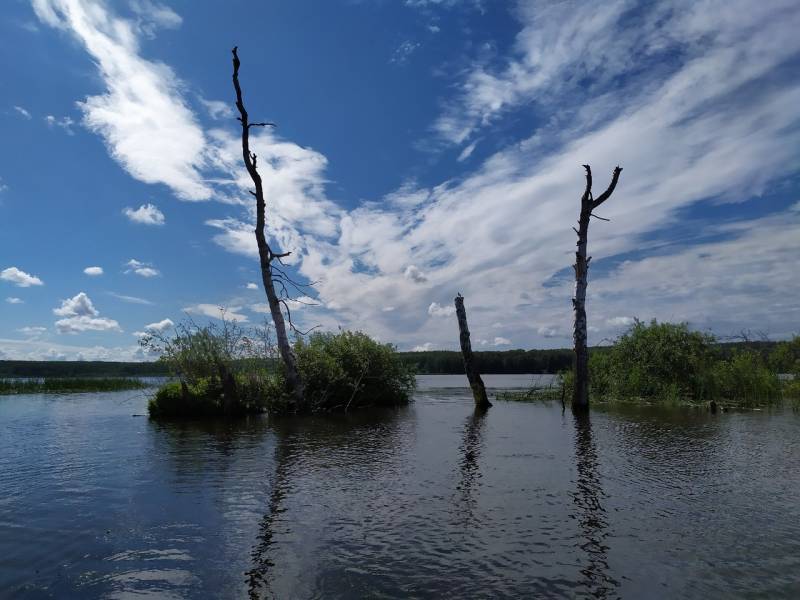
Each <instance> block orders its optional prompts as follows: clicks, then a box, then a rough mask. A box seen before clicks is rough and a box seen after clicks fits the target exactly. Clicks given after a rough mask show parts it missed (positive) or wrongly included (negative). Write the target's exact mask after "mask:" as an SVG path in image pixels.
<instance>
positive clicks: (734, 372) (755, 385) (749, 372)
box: [714, 350, 781, 406]
mask: <svg viewBox="0 0 800 600" xmlns="http://www.w3.org/2000/svg"><path fill="white" fill-rule="evenodd" d="M714 384H715V385H714V391H715V396H716V397H717V398H719V399H723V400H730V401H733V402H735V403H737V404H740V405H743V406H756V405H759V404H763V403H764V402H769V401H774V400H777V399H779V398H780V393H781V383H780V380H779V379H778V376H777V374H776V373H774V372H773V371H770V369H768V368H767V365H766V364H765V363H764V359H763V358H762V357H761V355H760V354H758V353H757V352H753V351H751V350H743V351H738V352H735V353H734V354H733V355H732V356H731V357H730V358H729V359H728V360H720V361H718V362H717V363H716V364H715V365H714Z"/></svg>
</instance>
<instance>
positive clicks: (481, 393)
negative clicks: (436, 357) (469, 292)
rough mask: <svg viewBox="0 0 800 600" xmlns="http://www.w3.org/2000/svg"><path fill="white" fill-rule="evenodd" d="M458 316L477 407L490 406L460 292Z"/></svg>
mask: <svg viewBox="0 0 800 600" xmlns="http://www.w3.org/2000/svg"><path fill="white" fill-rule="evenodd" d="M455 302H456V316H457V317H458V333H459V335H458V337H459V341H460V342H461V355H462V356H463V357H464V370H465V371H466V372H467V379H468V380H469V387H471V388H472V397H473V398H475V407H476V408H478V409H486V408H489V407H490V406H491V405H492V404H491V402H489V398H487V397H486V387H485V386H484V385H483V379H481V375H480V373H478V369H477V368H476V367H475V360H474V358H473V356H472V344H471V343H470V340H469V326H468V325H467V311H466V309H465V308H464V297H463V296H462V295H461V294H459V295H458V296H456V298H455Z"/></svg>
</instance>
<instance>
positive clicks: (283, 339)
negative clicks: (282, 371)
mask: <svg viewBox="0 0 800 600" xmlns="http://www.w3.org/2000/svg"><path fill="white" fill-rule="evenodd" d="M240 64H241V63H240V62H239V55H238V48H234V49H233V87H234V89H235V90H236V108H237V109H238V110H239V117H238V120H239V122H240V123H241V124H242V157H243V158H244V165H245V167H246V168H247V172H248V173H249V174H250V178H251V179H252V180H253V185H254V186H255V191H251V192H250V193H251V194H252V195H253V196H254V197H255V199H256V230H255V233H256V243H257V245H258V257H259V261H260V263H261V281H262V282H263V284H264V291H266V293H267V302H268V304H269V311H270V314H271V315H272V322H273V323H274V324H275V336H276V338H277V343H278V351H279V352H280V355H281V359H282V360H283V364H284V367H285V368H286V383H287V385H288V386H289V390H290V392H291V394H292V396H293V398H294V401H295V408H296V409H297V410H301V409H302V407H303V405H304V394H303V391H304V387H303V381H302V379H301V377H300V372H299V371H298V369H297V358H296V357H295V355H294V352H293V351H292V346H291V344H290V343H289V338H288V336H287V335H286V320H285V319H284V317H283V312H282V310H281V306H282V305H284V306H286V301H285V300H284V299H282V298H280V297H279V296H278V294H277V293H276V291H275V280H276V277H278V278H280V277H281V275H280V270H279V269H278V268H277V267H276V266H275V262H276V261H277V262H278V263H280V260H281V258H284V257H286V256H289V254H291V253H290V252H284V253H278V252H274V251H273V250H272V248H270V245H269V243H267V237H266V233H265V228H266V203H265V201H264V186H263V183H262V181H261V175H259V173H258V158H257V157H256V154H255V152H252V151H251V150H250V128H251V127H272V126H273V125H272V123H251V122H250V120H249V118H248V115H247V111H246V110H245V108H244V102H243V101H242V88H241V86H240V85H239V66H240ZM276 271H278V273H277V274H276ZM280 284H281V285H285V284H283V283H282V282H280ZM286 309H287V311H288V306H286Z"/></svg>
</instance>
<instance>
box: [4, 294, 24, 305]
mask: <svg viewBox="0 0 800 600" xmlns="http://www.w3.org/2000/svg"><path fill="white" fill-rule="evenodd" d="M6 302H8V303H9V304H25V301H24V300H23V299H22V298H17V297H16V296H9V297H8V298H6Z"/></svg>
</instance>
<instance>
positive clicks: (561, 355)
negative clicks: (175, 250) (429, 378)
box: [0, 341, 777, 378]
mask: <svg viewBox="0 0 800 600" xmlns="http://www.w3.org/2000/svg"><path fill="white" fill-rule="evenodd" d="M776 343H777V342H768V341H748V342H728V343H721V344H719V345H718V347H719V348H720V350H722V354H723V355H727V354H729V353H730V352H733V351H734V350H743V349H749V350H755V351H757V352H759V353H760V354H762V356H764V357H765V358H766V356H767V355H768V354H769V353H770V351H771V350H772V349H773V348H774V347H775V345H776ZM605 348H606V346H596V347H594V348H591V351H592V352H598V351H599V352H602V351H603V350H604V349H605ZM398 356H399V358H400V360H402V361H403V362H404V363H406V364H411V365H414V366H415V367H416V371H417V373H418V374H420V375H461V374H463V373H464V360H463V358H462V356H461V352H458V351H455V350H431V351H428V352H398ZM475 359H476V363H477V367H478V369H479V371H480V372H481V373H485V374H525V373H559V372H561V371H566V370H568V369H570V368H571V366H572V359H573V351H572V349H571V348H557V349H551V350H502V351H498V350H494V351H485V352H475ZM169 374H170V373H169V370H168V368H167V365H166V364H165V363H161V362H157V361H156V362H106V361H34V360H0V378H2V377H147V376H156V377H158V376H167V375H169Z"/></svg>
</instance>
